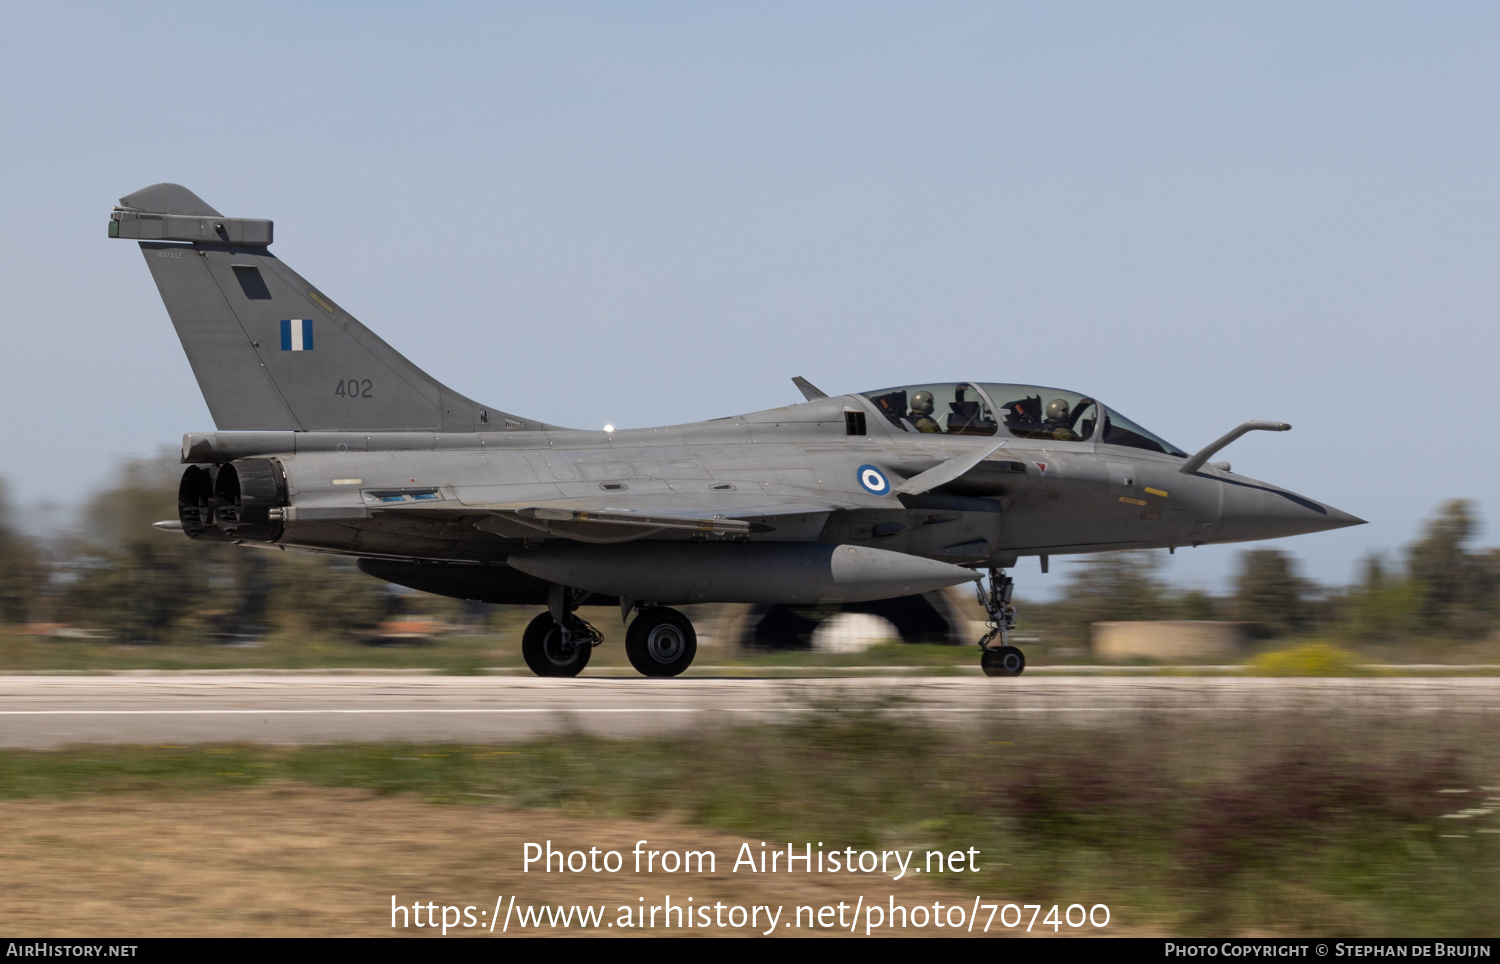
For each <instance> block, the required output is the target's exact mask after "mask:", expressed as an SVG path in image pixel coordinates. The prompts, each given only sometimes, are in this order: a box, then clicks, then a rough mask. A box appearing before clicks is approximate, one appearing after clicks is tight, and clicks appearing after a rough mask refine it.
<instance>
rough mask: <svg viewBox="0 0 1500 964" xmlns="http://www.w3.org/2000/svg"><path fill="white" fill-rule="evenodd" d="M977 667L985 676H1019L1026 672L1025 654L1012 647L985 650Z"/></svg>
mask: <svg viewBox="0 0 1500 964" xmlns="http://www.w3.org/2000/svg"><path fill="white" fill-rule="evenodd" d="M979 665H980V667H981V668H983V670H984V675H986V676H1020V675H1021V674H1022V673H1024V672H1025V671H1026V654H1025V653H1022V652H1021V651H1020V650H1019V649H1016V648H1015V647H1014V646H999V647H996V648H995V649H986V650H985V651H984V653H983V654H982V655H981V656H980V657H979Z"/></svg>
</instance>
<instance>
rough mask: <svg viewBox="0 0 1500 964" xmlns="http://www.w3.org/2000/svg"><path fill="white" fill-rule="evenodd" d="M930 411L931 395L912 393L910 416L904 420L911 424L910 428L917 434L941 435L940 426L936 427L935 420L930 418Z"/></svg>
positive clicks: (924, 392)
mask: <svg viewBox="0 0 1500 964" xmlns="http://www.w3.org/2000/svg"><path fill="white" fill-rule="evenodd" d="M932 410H933V404H932V393H931V392H928V391H921V392H914V393H912V396H911V414H910V415H908V416H907V417H906V420H907V421H908V422H911V424H912V427H913V428H915V429H916V430H917V431H918V432H936V433H941V432H942V431H943V429H942V426H940V425H938V423H937V419H935V418H933V417H932Z"/></svg>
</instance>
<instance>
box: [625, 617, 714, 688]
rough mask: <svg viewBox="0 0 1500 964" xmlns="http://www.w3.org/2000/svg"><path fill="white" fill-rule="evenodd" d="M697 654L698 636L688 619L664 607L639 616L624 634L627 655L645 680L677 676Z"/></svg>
mask: <svg viewBox="0 0 1500 964" xmlns="http://www.w3.org/2000/svg"><path fill="white" fill-rule="evenodd" d="M697 654H698V634H697V633H696V632H694V631H693V624H692V622H690V621H689V620H688V618H687V617H686V616H684V615H683V614H682V613H680V612H678V611H677V610H675V609H668V608H667V607H665V606H650V607H647V608H645V609H642V610H641V611H640V612H638V613H636V616H635V619H634V620H633V621H632V622H631V624H630V626H629V627H628V628H627V629H626V630H625V655H626V656H628V657H630V665H631V666H634V667H635V668H636V672H638V673H640V674H641V675H642V676H676V675H678V674H679V673H681V672H682V671H683V670H685V669H687V668H688V667H689V666H690V665H692V662H693V657H694V656H696V655H697Z"/></svg>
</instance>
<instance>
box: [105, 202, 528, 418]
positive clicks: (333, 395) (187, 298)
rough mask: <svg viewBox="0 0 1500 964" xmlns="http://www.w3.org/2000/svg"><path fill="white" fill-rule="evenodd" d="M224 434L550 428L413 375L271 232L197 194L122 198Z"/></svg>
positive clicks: (115, 224) (114, 226)
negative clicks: (284, 256)
mask: <svg viewBox="0 0 1500 964" xmlns="http://www.w3.org/2000/svg"><path fill="white" fill-rule="evenodd" d="M111 217H112V220H111V221H110V231H109V234H110V237H120V238H133V239H136V240H138V241H139V242H140V246H141V253H142V254H144V255H145V256H146V264H147V265H148V266H149V267H150V269H151V276H152V277H153V278H154V279H155V280H156V287H157V289H158V290H159V291H160V292H161V297H162V301H163V302H165V303H166V306H167V314H168V315H170V316H171V318H172V324H173V326H174V327H176V329H177V335H178V337H179V338H180V339H181V340H182V347H183V350H184V351H186V352H187V356H188V361H189V363H190V364H191V365H192V366H193V374H194V375H195V376H197V379H198V387H199V388H200V389H202V391H203V398H204V400H205V401H206V402H207V403H208V408H209V411H210V412H211V413H213V418H214V424H215V425H216V426H217V427H218V428H219V429H221V430H227V431H233V430H250V431H278V430H279V431H286V430H291V431H339V430H351V431H399V430H427V431H440V432H476V431H477V432H487V431H506V430H514V429H539V428H543V427H544V426H542V425H541V424H540V423H538V422H535V421H531V420H528V419H522V418H518V417H517V416H514V415H509V414H507V413H505V412H500V411H496V410H495V409H492V408H488V407H487V406H483V405H480V404H478V403H477V402H475V401H473V400H472V399H469V398H466V397H465V396H463V395H460V394H458V393H457V392H455V391H453V390H452V389H450V388H448V387H447V386H445V385H443V384H442V383H440V382H438V381H437V380H435V379H433V378H432V377H431V376H430V375H428V374H427V373H426V372H424V371H422V370H421V369H420V368H418V367H417V366H415V365H413V364H412V363H411V362H410V361H408V360H407V359H406V358H405V357H403V356H402V355H401V353H400V352H397V351H396V350H395V349H393V348H392V347H391V346H390V345H387V344H386V343H385V342H384V341H382V340H381V339H380V338H379V337H378V336H376V335H375V334H374V333H373V332H371V331H370V330H369V329H368V328H366V327H365V326H364V325H361V324H360V323H359V322H358V321H356V320H355V319H354V317H353V316H351V315H350V314H349V313H348V312H346V311H344V310H343V309H341V308H340V307H338V305H336V304H334V302H333V301H332V300H331V299H330V298H329V297H328V296H327V295H325V294H323V293H322V292H320V291H318V290H317V289H315V288H313V286H312V285H310V284H308V283H307V282H306V281H305V280H303V278H302V277H301V276H300V275H298V274H297V273H296V272H295V271H293V270H292V269H291V268H288V267H287V266H286V265H285V264H283V263H282V262H281V261H280V260H278V259H277V258H276V256H275V255H273V254H271V253H270V251H269V250H268V248H267V246H268V245H269V244H270V243H271V237H272V224H271V222H270V221H261V220H253V219H248V218H226V217H224V216H223V215H221V214H219V212H217V211H215V210H214V209H213V208H211V207H209V206H208V205H207V204H205V203H204V202H203V200H202V199H201V198H199V197H198V196H197V195H195V194H193V192H191V191H189V190H188V189H187V188H185V187H182V186H181V185H177V184H155V185H152V186H151V187H148V188H143V189H142V190H139V191H137V192H135V193H134V194H131V195H128V196H126V197H123V198H121V199H120V206H119V207H117V208H116V209H115V211H114V213H113V215H112V216H111Z"/></svg>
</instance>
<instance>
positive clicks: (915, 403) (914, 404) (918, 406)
mask: <svg viewBox="0 0 1500 964" xmlns="http://www.w3.org/2000/svg"><path fill="white" fill-rule="evenodd" d="M911 410H912V411H913V412H916V413H917V414H918V415H931V414H932V393H931V392H916V393H914V394H913V395H912V397H911Z"/></svg>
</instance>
